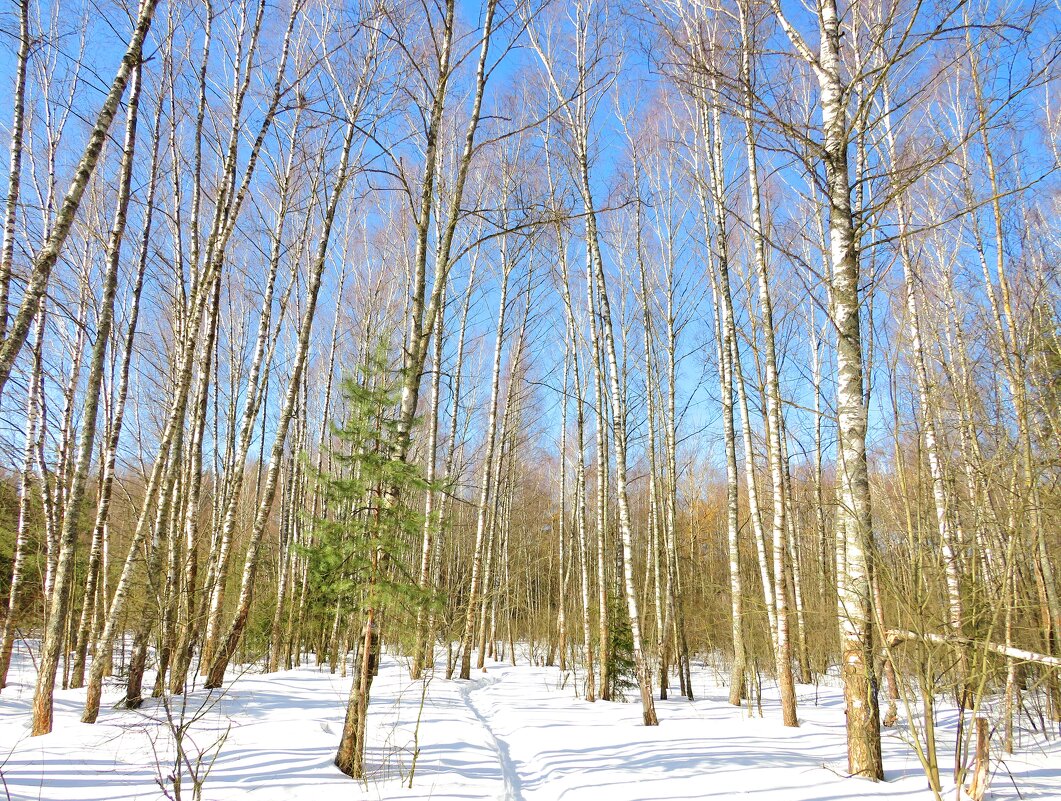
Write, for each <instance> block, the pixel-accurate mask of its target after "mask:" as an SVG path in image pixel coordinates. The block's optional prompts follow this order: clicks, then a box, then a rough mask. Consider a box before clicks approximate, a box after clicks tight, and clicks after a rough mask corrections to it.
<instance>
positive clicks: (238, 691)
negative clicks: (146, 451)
mask: <svg viewBox="0 0 1061 801" xmlns="http://www.w3.org/2000/svg"><path fill="white" fill-rule="evenodd" d="M252 670H253V669H247V670H245V672H243V673H242V674H239V675H237V674H235V673H234V674H233V675H232V676H231V680H230V682H229V683H228V684H227V686H226V689H225V690H224V691H223V692H221V693H218V692H215V693H214V694H212V695H210V694H208V693H206V692H205V691H202V690H197V691H195V692H192V693H190V694H189V696H188V697H187V700H186V704H185V706H184V708H183V719H184V720H186V721H187V720H189V719H191V718H193V717H195V718H197V719H196V720H195V722H194V723H193V724H192V725H191V726H190V728H189V734H188V736H187V738H186V739H185V748H186V750H187V751H188V753H189V761H190V763H192V764H193V765H194V763H195V761H196V757H197V756H198V755H199V754H200V752H205V757H204V759H203V763H202V766H201V769H200V770H201V771H202V770H206V769H207V768H209V775H208V777H207V779H206V782H205V785H204V792H203V798H204V799H208V801H229V800H230V799H295V800H296V801H297V800H302V801H332V800H333V799H335V800H338V799H343V800H344V801H348V800H349V799H403V800H406V799H434V800H435V801H457V800H458V799H461V800H464V801H466V800H467V799H505V800H506V801H521V800H522V801H559V799H564V801H575V800H577V799H585V800H587V801H589V800H591V799H605V801H635V799H637V800H639V801H641V800H643V801H648V800H649V799H652V800H653V801H663V800H664V799H692V798H716V799H728V798H748V799H757V800H764V799H776V800H777V801H831V800H833V799H859V798H865V799H903V801H922V799H931V798H932V793H931V792H930V791H929V790H928V789H927V784H926V782H925V779H924V776H923V774H922V771H921V768H920V765H919V763H918V761H917V759H916V756H915V754H914V752H913V749H912V748H911V747H910V745H909V743H908V742H906V741H905V740H904V737H905V736H906V735H905V734H904V730H903V729H902V728H896V729H888V730H885V735H884V738H883V747H884V760H885V770H886V774H887V775H886V779H887V780H886V781H885V782H882V783H877V784H875V783H871V782H867V781H864V780H860V779H854V778H849V777H845V776H844V769H845V765H846V758H845V746H844V713H843V703H842V694H841V692H840V690H839V689H838V688H836V687H834V686H825V685H822V686H817V687H815V686H799V687H798V691H799V714H800V723H801V725H800V728H798V729H786V728H785V727H783V726H782V725H781V724H780V711H779V707H778V704H777V701H776V695H773V694H771V693H770V692H769V691H768V690H764V700H763V711H764V716H763V717H762V718H760V717H758V716H757V715H756V716H749V712H748V710H747V709H736V708H734V707H731V706H730V705H729V704H728V703H726V696H727V691H726V689H725V688H724V687H723V686H721V683H720V681H719V680H718V679H719V676H718V674H717V672H716V671H714V670H712V669H711V668H709V667H706V666H701V667H700V668H699V669H697V670H695V671H694V675H693V681H694V689H695V694H696V696H697V700H696V701H695V702H689V701H687V700H685V699H683V698H680V697H678V695H677V692H674V693H672V696H671V700H668V701H662V702H661V701H657V712H658V714H659V718H660V725H659V726H658V727H655V728H646V727H644V726H642V725H641V711H640V705H639V704H636V703H627V704H624V703H605V702H597V703H589V702H587V701H585V700H583V699H582V698H581V697H578V696H579V695H581V689H582V687H581V680H580V679H581V675H579V676H577V677H573V676H572V675H571V674H570V673H568V674H562V673H561V672H560V671H559V669H557V668H555V667H531V666H528V665H527V664H526V661H521V664H520V665H519V666H518V667H512V666H511V665H507V664H499V663H496V662H488V665H487V670H486V672H485V674H484V673H476V674H474V677H473V681H471V682H460V681H446V680H445V679H443V678H442V677H441V676H442V672H441V668H440V670H439V672H438V673H437V674H436V675H434V676H432V677H430V678H429V679H428V680H427V686H426V694H424V689H425V688H424V684H423V683H422V682H413V681H411V680H410V679H409V677H408V670H407V665H406V663H405V662H404V660H401V659H397V658H394V657H392V656H385V657H384V660H383V663H382V667H381V669H380V674H379V677H378V678H377V679H376V681H375V683H374V685H373V696H372V704H371V711H370V721H369V728H370V742H369V748H368V752H367V761H368V765H369V770H370V773H371V775H370V776H369V778H368V780H367V781H366V782H360V783H359V782H355V781H353V780H351V779H349V778H347V777H346V776H344V775H342V774H341V773H340V772H339V771H338V770H337V769H336V768H335V767H334V766H333V765H332V758H333V756H334V753H335V748H336V745H337V743H338V738H339V733H340V731H341V728H342V723H343V717H344V714H345V706H346V698H347V693H348V692H349V688H350V681H351V680H350V679H349V678H345V679H344V678H341V677H340V676H339V675H338V674H332V673H330V672H329V671H328V669H327V668H323V669H321V668H318V667H316V666H313V665H304V666H302V667H300V668H298V669H295V670H291V671H286V672H280V673H274V674H268V675H266V674H262V673H258V672H252ZM33 678H34V673H33V667H32V663H31V661H30V659H29V658H28V656H27V654H26V653H25V650H24V649H23V650H21V651H20V652H19V654H18V655H17V657H16V661H15V663H14V665H13V666H12V672H11V677H10V680H9V681H10V682H11V683H10V684H9V686H8V687H7V688H6V689H4V690H3V692H2V693H0V774H2V777H3V783H2V784H0V799H3V798H4V795H3V794H4V792H5V791H6V793H7V797H8V798H10V799H14V800H17V801H29V799H42V800H43V799H54V800H55V801H60V800H62V801H119V800H122V801H124V800H125V799H130V800H131V799H158V798H165V797H166V796H165V795H164V794H163V793H162V792H161V790H160V782H161V783H162V784H164V785H165V786H166V787H167V788H168V792H169V795H170V797H173V796H174V793H173V790H172V788H171V787H170V786H169V783H168V780H167V778H166V777H168V776H169V775H170V773H171V772H172V761H171V760H172V754H173V746H174V737H173V728H174V727H175V725H176V724H177V723H179V721H180V719H181V715H182V708H181V700H180V698H176V699H174V701H173V703H172V704H171V714H172V717H173V720H174V725H167V723H166V711H165V707H164V706H162V705H161V704H160V703H159V702H158V701H155V700H150V701H148V702H146V703H145V705H144V707H143V708H142V709H140V710H137V711H129V710H116V709H113V708H112V706H113V704H114V703H115V702H116V701H117V700H118V699H119V698H120V697H121V688H120V687H119V686H118V685H117V684H114V685H108V687H107V689H106V693H105V695H104V706H103V709H102V711H101V714H100V720H99V722H98V723H97V724H95V725H85V724H82V723H80V722H79V717H80V713H81V705H82V701H83V698H84V691H83V690H68V691H57V692H56V715H55V728H54V731H53V733H52V734H49V735H46V736H44V737H29V736H28V735H29V709H30V704H31V700H32V693H33V686H32V680H33ZM145 686H147V687H150V683H147V682H145ZM422 696H423V697H424V704H423V708H422V709H421V697H422ZM418 716H419V717H420V727H419V744H420V749H421V750H420V754H419V758H418V760H417V764H416V771H415V775H414V777H413V786H412V789H409V788H408V786H407V785H408V782H409V772H410V768H411V764H412V760H413V752H414V731H415V729H416V722H417V718H418ZM954 718H955V715H954V714H953V713H952V712H951V711H948V710H944V711H943V712H942V713H941V715H940V721H939V724H938V725H939V726H940V732H939V738H940V739H939V741H940V745H941V752H940V764H941V766H944V769H943V771H942V772H943V773H948V770H947V769H946V766H949V765H950V764H951V760H952V756H951V754H950V752H948V750H947V746H948V745H950V743H951V742H952V741H953V731H954ZM219 740H223V742H220V745H219V747H218V743H219ZM1022 744H1023V746H1024V750H1023V752H1022V753H1020V754H1018V755H1015V756H1011V757H1008V758H1007V759H1006V760H1005V766H1004V767H1002V768H1000V769H998V770H997V771H996V774H995V776H994V780H993V783H992V788H991V792H990V795H989V797H990V798H994V799H1009V798H1014V799H1016V798H1018V797H1019V798H1023V799H1061V746H1059V743H1058V741H1057V739H1056V738H1055V739H1054V740H1053V741H1052V742H1046V741H1042V740H1039V739H1036V738H1034V737H1032V736H1028V735H1027V734H1025V738H1024V741H1023V743H1022ZM215 757H216V758H215ZM211 763H212V764H211ZM1017 788H1019V791H1020V793H1019V796H1018V793H1017ZM183 797H184V798H191V797H192V792H191V784H190V782H189V780H188V778H187V771H186V772H185V784H184V796H183ZM944 797H945V798H954V797H955V788H954V787H953V785H951V786H949V787H948V786H946V785H945V786H944Z"/></svg>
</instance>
